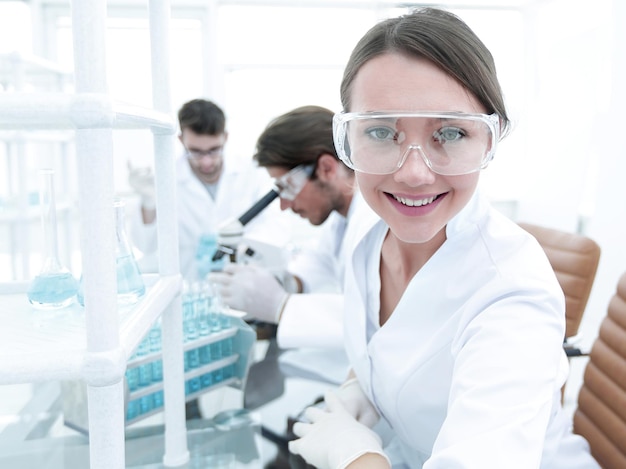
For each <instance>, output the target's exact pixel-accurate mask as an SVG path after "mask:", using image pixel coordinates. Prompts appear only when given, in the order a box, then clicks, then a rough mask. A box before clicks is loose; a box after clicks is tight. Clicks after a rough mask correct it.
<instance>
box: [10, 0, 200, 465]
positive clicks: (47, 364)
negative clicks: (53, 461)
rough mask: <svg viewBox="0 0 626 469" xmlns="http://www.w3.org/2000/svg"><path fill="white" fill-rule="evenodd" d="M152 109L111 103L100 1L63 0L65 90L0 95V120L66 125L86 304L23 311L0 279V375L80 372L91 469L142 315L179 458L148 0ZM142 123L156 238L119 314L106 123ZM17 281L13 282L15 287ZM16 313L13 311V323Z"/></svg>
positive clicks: (171, 447)
mask: <svg viewBox="0 0 626 469" xmlns="http://www.w3.org/2000/svg"><path fill="white" fill-rule="evenodd" d="M149 12H150V35H151V43H152V69H153V83H152V86H153V96H154V109H139V108H134V107H128V106H121V105H118V104H116V103H113V102H112V101H111V99H110V98H109V96H108V94H107V86H106V73H105V71H106V67H105V21H106V0H93V1H90V2H83V1H75V2H73V3H72V24H73V27H72V31H73V44H74V63H75V70H74V75H75V92H74V93H72V94H70V93H41V94H37V93H19V92H15V93H3V94H0V129H5V130H11V129H27V130H38V129H45V130H48V131H50V130H57V131H64V130H73V131H74V134H75V135H74V138H75V145H76V156H77V172H78V179H79V181H78V194H79V218H80V226H81V230H80V231H81V243H80V245H81V253H82V273H83V280H84V292H85V308H84V311H83V312H82V316H80V315H78V314H77V313H76V312H74V313H72V311H69V310H68V311H65V312H61V311H56V312H55V311H52V312H45V311H36V310H33V309H32V308H31V307H30V305H29V304H28V302H27V300H26V296H25V295H24V294H23V291H24V290H23V289H22V290H20V285H10V286H3V291H0V293H2V294H3V296H2V298H0V315H13V317H12V320H11V321H3V324H11V331H10V333H6V335H5V333H4V332H5V331H3V337H2V348H0V384H17V383H29V382H41V381H47V380H62V379H68V380H80V381H83V382H84V383H85V384H86V385H87V396H88V417H89V458H90V467H91V468H92V469H96V468H102V469H121V468H124V467H125V454H124V448H125V446H124V432H125V429H124V386H123V383H124V380H123V378H124V372H125V369H126V363H127V361H128V359H129V357H130V355H131V353H132V351H133V350H134V348H135V347H136V346H137V344H138V343H139V342H140V340H141V338H142V337H143V336H144V335H145V333H146V332H147V331H148V329H149V328H150V326H151V324H152V323H153V321H154V320H155V319H156V318H157V317H158V316H159V315H161V317H162V326H163V330H164V334H163V373H164V383H165V384H164V391H165V396H164V397H165V435H164V447H165V452H164V456H163V464H164V465H165V466H170V467H175V466H180V465H183V464H185V463H186V462H187V461H188V460H189V452H188V450H187V439H186V425H185V410H184V402H185V395H184V387H183V384H182V383H183V382H184V380H183V362H182V356H183V354H182V344H183V340H182V318H181V301H180V290H181V283H182V282H181V277H180V273H179V267H178V265H179V263H178V249H177V246H178V240H177V231H176V223H175V222H173V220H176V204H175V186H174V180H173V178H172V175H173V174H174V158H173V156H174V142H175V140H174V139H175V126H174V122H173V121H172V119H171V117H170V103H169V101H170V98H169V78H168V74H167V71H168V70H169V54H168V48H169V37H168V36H169V33H168V29H169V17H170V5H169V2H168V1H166V0H149ZM120 128H123V129H146V130H150V131H152V134H153V138H154V148H155V176H156V192H157V206H158V211H159V217H158V222H157V223H158V228H157V229H158V236H159V243H160V244H159V265H160V272H159V275H158V278H157V279H156V281H155V282H154V284H153V286H151V287H150V288H149V290H148V293H147V295H146V297H145V298H143V299H142V301H141V302H140V303H139V304H138V306H137V307H136V308H134V309H131V310H125V311H120V310H119V309H118V305H117V300H116V274H115V239H114V237H115V229H114V226H115V225H114V217H113V203H112V202H113V198H114V190H113V158H114V155H113V144H112V135H113V131H114V130H115V129H120ZM22 288H23V285H22ZM20 318H21V320H20Z"/></svg>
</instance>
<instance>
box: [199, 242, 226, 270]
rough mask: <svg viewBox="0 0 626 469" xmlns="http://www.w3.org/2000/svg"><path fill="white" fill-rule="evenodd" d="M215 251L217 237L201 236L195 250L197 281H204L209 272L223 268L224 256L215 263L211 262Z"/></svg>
mask: <svg viewBox="0 0 626 469" xmlns="http://www.w3.org/2000/svg"><path fill="white" fill-rule="evenodd" d="M216 251H217V236H216V235H215V234H206V235H202V236H201V237H200V240H199V241H198V249H197V250H196V266H197V269H198V278H199V279H204V278H205V277H206V276H207V274H208V273H209V272H216V271H220V270H222V269H223V268H224V264H225V263H226V256H224V257H222V258H221V259H220V260H217V261H213V260H212V258H213V255H214V254H215V252H216Z"/></svg>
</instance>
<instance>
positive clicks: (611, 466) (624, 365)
mask: <svg viewBox="0 0 626 469" xmlns="http://www.w3.org/2000/svg"><path fill="white" fill-rule="evenodd" d="M574 432H575V433H578V434H579V435H582V436H583V437H585V438H586V439H587V441H588V442H589V446H590V448H591V454H592V455H593V457H594V458H596V460H597V461H598V463H599V464H600V465H601V466H602V467H603V468H604V469H624V468H626V273H624V274H623V275H622V276H621V278H620V279H619V283H618V285H617V291H616V293H615V295H614V296H613V298H612V299H611V302H610V303H609V307H608V313H607V315H606V317H605V318H604V320H603V321H602V324H601V326H600V332H599V334H598V337H597V338H596V340H595V342H594V344H593V347H592V348H591V352H590V353H589V362H588V363H587V365H586V367H585V373H584V376H583V384H582V386H581V388H580V392H579V394H578V408H577V409H576V411H575V412H574Z"/></svg>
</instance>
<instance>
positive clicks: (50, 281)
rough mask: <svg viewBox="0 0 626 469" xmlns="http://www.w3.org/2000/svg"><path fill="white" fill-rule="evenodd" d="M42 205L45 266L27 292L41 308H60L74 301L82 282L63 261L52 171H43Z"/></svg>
mask: <svg viewBox="0 0 626 469" xmlns="http://www.w3.org/2000/svg"><path fill="white" fill-rule="evenodd" d="M39 176H40V180H41V182H40V188H39V204H40V206H41V227H42V231H43V238H44V251H43V254H44V264H43V268H42V269H41V272H40V273H39V275H37V276H36V277H35V278H34V279H33V280H32V281H31V282H30V285H29V287H28V291H27V292H26V296H27V297H28V301H29V302H30V303H31V304H32V305H33V306H34V307H36V308H39V309H57V308H63V307H65V306H68V305H69V304H70V303H72V301H74V296H75V295H76V292H77V290H78V282H77V281H76V279H75V278H74V276H72V274H71V273H70V272H69V271H68V270H67V269H65V268H64V267H63V266H62V265H61V262H60V261H59V254H58V246H57V220H56V203H55V199H54V184H53V176H54V171H53V170H52V169H43V170H41V171H40V172H39Z"/></svg>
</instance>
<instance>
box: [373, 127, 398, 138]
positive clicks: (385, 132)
mask: <svg viewBox="0 0 626 469" xmlns="http://www.w3.org/2000/svg"><path fill="white" fill-rule="evenodd" d="M365 133H366V134H367V135H368V136H370V137H371V138H373V139H374V140H393V139H394V138H395V135H396V132H395V130H392V129H390V128H389V127H372V128H370V129H368V130H367V131H366V132H365Z"/></svg>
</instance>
